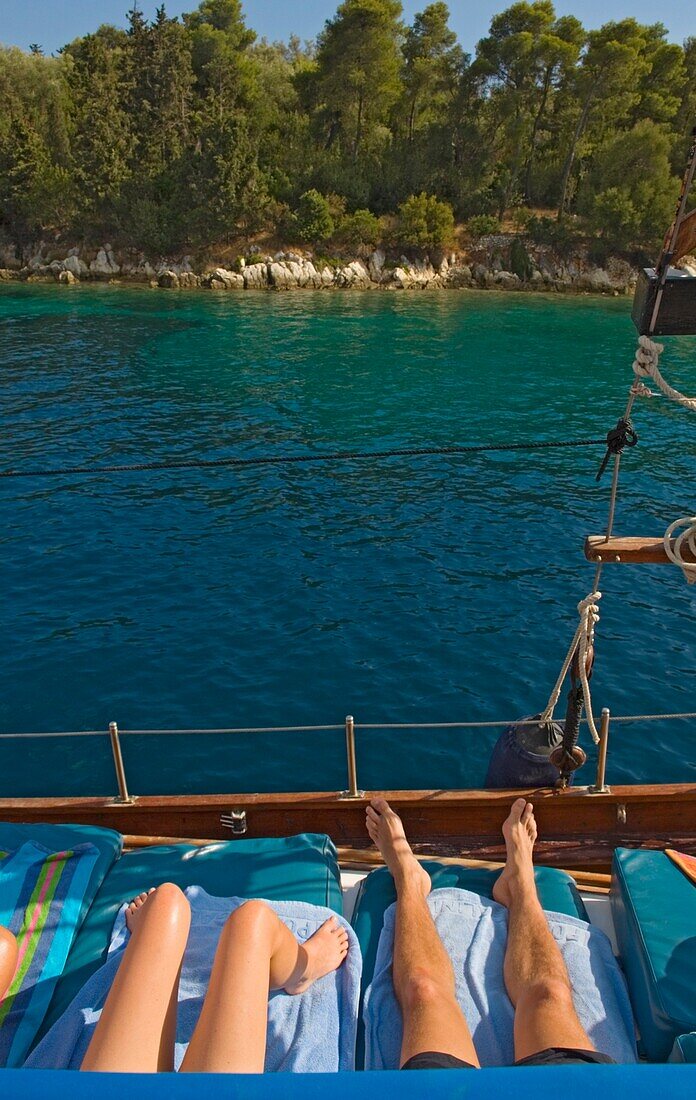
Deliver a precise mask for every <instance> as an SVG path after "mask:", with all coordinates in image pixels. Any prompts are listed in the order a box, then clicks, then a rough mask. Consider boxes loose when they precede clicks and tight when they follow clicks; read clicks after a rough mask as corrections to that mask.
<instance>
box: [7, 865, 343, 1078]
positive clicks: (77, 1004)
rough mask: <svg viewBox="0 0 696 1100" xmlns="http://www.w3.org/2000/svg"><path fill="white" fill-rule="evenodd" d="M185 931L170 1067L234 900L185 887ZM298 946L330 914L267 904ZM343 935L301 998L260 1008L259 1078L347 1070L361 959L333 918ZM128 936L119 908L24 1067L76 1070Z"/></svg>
mask: <svg viewBox="0 0 696 1100" xmlns="http://www.w3.org/2000/svg"><path fill="white" fill-rule="evenodd" d="M186 896H187V897H188V899H189V901H190V902H191V933H190V935H189V941H188V946H187V948H186V953H185V955H184V962H183V967H182V971H181V981H180V985H179V1011H178V1018H177V1034H176V1049H175V1058H174V1064H175V1068H176V1069H178V1068H179V1066H180V1064H181V1061H182V1059H183V1057H184V1053H185V1051H186V1047H187V1045H188V1042H189V1040H190V1038H191V1035H192V1033H193V1029H194V1027H195V1025H196V1022H197V1020H198V1017H199V1015H200V1011H201V1008H202V1006H203V998H204V996H205V991H206V989H207V987H208V980H209V977H210V971H211V968H212V965H213V957H214V955H215V948H216V946H217V942H218V939H219V938H220V932H221V931H222V927H223V925H224V923H225V921H226V920H227V918H228V916H229V915H230V913H231V912H233V910H234V909H236V908H237V907H238V906H239V905H242V904H243V901H244V899H242V898H215V897H211V896H210V895H209V894H206V892H205V890H202V889H201V888H200V887H199V886H190V887H189V888H188V889H187V890H186ZM267 904H268V905H269V906H270V907H271V908H272V909H274V910H275V912H276V913H277V914H278V916H279V917H280V918H281V919H282V920H283V921H284V922H285V924H287V926H288V928H290V930H291V931H292V932H294V933H295V935H296V936H297V937H298V939H299V940H300V941H304V940H306V939H307V938H308V937H309V936H311V935H312V933H313V932H315V931H316V929H317V928H318V927H319V926H320V925H321V924H323V922H324V921H325V920H326V919H327V918H328V917H330V916H335V914H334V913H332V911H331V910H330V909H324V908H323V907H321V906H318V905H309V904H307V903H306V902H299V901H269V902H268V903H267ZM339 920H341V923H342V924H343V925H344V927H345V929H346V931H347V932H348V937H349V949H348V956H347V958H346V960H345V962H344V963H343V965H342V966H341V967H339V969H338V970H337V971H335V972H334V973H332V974H327V975H326V977H324V978H321V979H320V980H319V981H318V982H315V983H314V985H312V986H310V988H309V989H308V991H307V992H306V993H303V994H301V995H300V996H294V997H291V996H289V995H288V994H286V993H283V992H282V991H280V992H274V993H272V994H271V996H270V999H269V1003H268V1038H267V1044H266V1066H265V1068H266V1072H271V1073H272V1072H279V1071H292V1072H294V1073H333V1072H335V1071H336V1070H350V1069H353V1068H354V1050H355V1035H356V1029H357V1019H358V998H359V990H360V974H361V970H362V960H361V956H360V947H359V946H358V941H357V938H356V936H355V933H354V932H353V930H352V928H351V927H350V925H349V924H347V923H346V922H345V921H343V920H342V918H340V917H339ZM127 940H128V931H127V930H126V927H125V906H124V908H123V909H121V911H120V913H119V914H118V916H117V918H116V921H115V924H114V931H113V935H112V940H111V945H110V947H109V956H108V958H107V960H106V962H105V963H104V965H103V966H102V967H101V969H99V970H98V971H97V972H96V974H93V975H92V977H91V978H90V979H89V980H88V981H87V983H86V984H85V985H84V986H83V988H82V989H81V990H80V992H79V993H78V995H77V996H76V997H75V1000H74V1001H73V1002H72V1004H71V1005H70V1006H69V1008H68V1009H67V1010H66V1011H65V1013H64V1014H63V1015H62V1016H61V1017H60V1019H59V1020H56V1022H55V1024H54V1025H53V1027H52V1028H51V1029H50V1031H48V1032H47V1034H46V1035H45V1036H44V1038H43V1039H42V1040H41V1042H40V1043H39V1044H38V1046H37V1047H36V1049H35V1050H34V1051H33V1052H32V1054H31V1055H30V1057H29V1058H28V1059H27V1062H26V1063H25V1065H26V1066H27V1067H28V1068H31V1069H79V1067H80V1065H81V1063H82V1059H83V1058H84V1055H85V1051H86V1050H87V1047H88V1045H89V1041H90V1039H91V1037H92V1033H93V1031H94V1028H95V1026H96V1023H97V1020H98V1019H99V1016H100V1013H101V1009H102V1007H103V1004H104V1001H105V1000H106V997H107V994H108V992H109V989H110V988H111V984H112V982H113V980H114V976H115V974H116V971H117V969H118V966H119V963H120V961H121V956H122V954H123V950H124V947H125V944H126V943H127Z"/></svg>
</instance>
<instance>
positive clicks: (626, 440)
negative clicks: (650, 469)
mask: <svg viewBox="0 0 696 1100" xmlns="http://www.w3.org/2000/svg"><path fill="white" fill-rule="evenodd" d="M641 385H642V383H641ZM637 442H638V433H637V432H636V430H635V428H634V427H633V424H632V423H631V421H630V420H629V418H628V417H627V416H622V417H621V419H620V420H617V422H616V427H615V428H611V429H610V430H609V431H608V432H607V449H606V453H605V455H604V458H603V459H602V465H601V466H600V467H599V471H598V473H597V477H596V478H595V480H596V481H599V480H600V479H601V477H602V474H603V473H604V471H605V470H606V468H607V463H608V462H609V459H610V458H611V456H612V455H620V454H621V452H622V451H623V449H624V447H635V445H636V443H637Z"/></svg>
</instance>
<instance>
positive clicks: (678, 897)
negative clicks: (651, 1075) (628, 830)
mask: <svg viewBox="0 0 696 1100" xmlns="http://www.w3.org/2000/svg"><path fill="white" fill-rule="evenodd" d="M610 897H611V905H612V914H613V917H614V927H615V929H616V938H617V941H618V945H619V954H620V957H621V963H622V966H623V969H624V971H625V974H626V979H627V982H628V991H629V995H630V997H631V1003H632V1005H633V1012H634V1015H635V1017H636V1021H637V1023H638V1028H639V1030H640V1036H641V1040H642V1044H643V1047H644V1050H645V1053H646V1055H647V1057H648V1058H649V1059H650V1061H652V1062H664V1061H665V1060H666V1059H667V1058H668V1057H669V1055H670V1051H671V1050H672V1047H673V1045H674V1043H675V1040H676V1039H677V1038H678V1037H679V1036H680V1035H685V1034H688V1033H689V1032H692V1031H696V886H695V885H694V884H693V882H691V881H690V879H688V878H687V876H686V875H685V874H684V873H683V871H680V870H679V868H678V867H677V866H676V865H675V864H674V863H673V862H672V860H671V859H670V858H669V856H666V855H665V853H664V852H654V851H646V850H639V849H629V848H617V849H616V851H615V853H614V860H613V864H612V885H611V894H610Z"/></svg>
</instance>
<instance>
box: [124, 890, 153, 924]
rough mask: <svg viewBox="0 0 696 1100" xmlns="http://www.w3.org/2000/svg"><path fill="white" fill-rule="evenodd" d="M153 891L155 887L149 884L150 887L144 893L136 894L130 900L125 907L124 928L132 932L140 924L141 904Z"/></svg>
mask: <svg viewBox="0 0 696 1100" xmlns="http://www.w3.org/2000/svg"><path fill="white" fill-rule="evenodd" d="M154 892H155V887H154V886H151V887H150V889H149V890H148V891H147V892H146V893H144V894H138V896H137V898H133V900H132V902H131V903H130V905H129V906H128V908H127V909H126V928H127V929H128V931H129V932H130V933H131V935H132V934H133V932H134V931H135V929H136V928H137V927H138V925H139V924H140V916H141V914H142V911H143V906H144V905H145V902H146V901H147V899H148V898H149V897H151V896H152V895H153V894H154Z"/></svg>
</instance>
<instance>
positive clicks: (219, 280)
mask: <svg viewBox="0 0 696 1100" xmlns="http://www.w3.org/2000/svg"><path fill="white" fill-rule="evenodd" d="M204 282H205V285H206V286H209V287H210V288H211V289H212V290H242V289H243V287H244V278H243V276H242V275H238V274H237V272H236V271H228V270H227V268H225V267H216V268H215V270H214V271H211V272H210V273H209V274H208V275H206V276H205V278H204Z"/></svg>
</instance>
